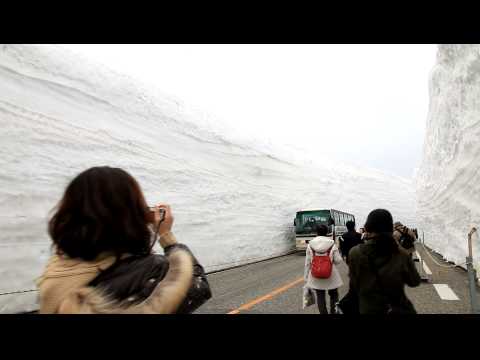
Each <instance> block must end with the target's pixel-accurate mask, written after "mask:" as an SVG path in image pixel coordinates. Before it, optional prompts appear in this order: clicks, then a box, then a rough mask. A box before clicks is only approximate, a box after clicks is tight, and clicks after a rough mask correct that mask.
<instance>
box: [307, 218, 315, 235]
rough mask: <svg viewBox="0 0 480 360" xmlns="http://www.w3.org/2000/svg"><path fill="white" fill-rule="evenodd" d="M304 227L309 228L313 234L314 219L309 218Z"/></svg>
mask: <svg viewBox="0 0 480 360" xmlns="http://www.w3.org/2000/svg"><path fill="white" fill-rule="evenodd" d="M305 226H306V227H309V228H310V232H314V231H315V227H316V221H315V218H313V217H311V218H309V219H308V221H307V224H306V225H305Z"/></svg>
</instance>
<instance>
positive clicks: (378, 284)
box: [348, 209, 421, 314]
mask: <svg viewBox="0 0 480 360" xmlns="http://www.w3.org/2000/svg"><path fill="white" fill-rule="evenodd" d="M365 231H366V233H365V235H366V236H365V243H364V244H360V245H358V246H355V247H354V248H352V249H351V250H350V253H349V263H348V266H349V276H350V291H353V292H354V293H355V294H356V296H357V299H358V307H359V312H360V314H415V313H416V310H415V308H414V306H413V304H412V303H411V301H410V300H409V299H408V298H407V296H406V294H405V289H404V288H405V285H407V286H410V287H415V286H418V285H420V281H421V279H420V275H419V274H418V272H417V269H416V267H415V264H414V262H413V260H412V259H411V258H410V256H409V255H408V254H406V253H405V252H403V251H400V250H399V245H398V244H397V242H396V241H395V239H394V238H393V219H392V215H391V214H390V212H388V211H387V210H384V209H376V210H373V211H372V212H371V213H370V214H369V215H368V217H367V221H366V223H365Z"/></svg>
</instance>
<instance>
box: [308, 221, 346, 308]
mask: <svg viewBox="0 0 480 360" xmlns="http://www.w3.org/2000/svg"><path fill="white" fill-rule="evenodd" d="M316 232H317V235H318V236H317V237H315V238H313V239H312V240H310V242H309V243H308V246H307V252H306V257H305V272H304V280H305V286H306V287H308V288H311V289H314V290H315V292H316V295H317V305H318V310H319V312H320V314H328V311H327V304H326V294H325V293H326V291H328V295H329V296H330V313H331V314H333V313H335V304H336V303H337V301H338V288H339V287H341V286H342V285H343V281H342V278H341V277H340V273H339V272H338V270H337V267H336V264H339V263H340V262H341V261H342V257H341V256H340V253H339V251H338V248H337V246H336V245H335V242H334V241H333V240H332V239H331V238H330V237H327V232H328V228H327V226H326V225H318V226H317V227H316ZM314 257H319V258H318V259H316V260H315V259H314ZM320 257H323V259H320ZM325 257H327V258H325ZM317 260H328V261H329V262H330V265H331V268H330V269H331V273H330V276H328V277H323V278H318V277H316V276H314V275H315V274H313V273H312V272H315V271H312V266H315V263H317ZM314 270H315V269H314ZM327 275H328V274H327Z"/></svg>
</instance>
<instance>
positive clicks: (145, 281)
mask: <svg viewBox="0 0 480 360" xmlns="http://www.w3.org/2000/svg"><path fill="white" fill-rule="evenodd" d="M172 225H173V214H172V211H171V209H170V206H169V205H166V204H158V205H157V206H155V207H153V208H149V207H148V206H147V203H146V202H145V198H144V196H143V193H142V190H141V188H140V186H139V184H138V183H137V181H136V180H135V179H134V178H133V177H132V176H131V175H130V174H128V173H127V172H126V171H124V170H122V169H119V168H111V167H108V166H103V167H93V168H90V169H88V170H86V171H84V172H82V173H81V174H79V175H78V176H77V177H75V178H74V179H73V180H72V181H71V183H70V184H69V185H68V186H67V188H66V190H65V193H64V195H63V198H62V199H61V201H60V202H59V204H58V206H57V209H56V212H55V213H54V215H53V216H52V218H51V219H50V222H49V234H50V236H51V238H52V240H53V248H54V250H55V253H54V255H53V256H52V257H51V258H50V260H49V262H48V265H47V267H46V269H45V271H44V273H43V275H42V276H41V277H40V278H39V280H38V282H37V286H38V288H39V298H40V313H44V314H45V313H46V314H62V313H63V314H65V313H66V314H78V313H82V314H95V313H100V314H102V313H103V314H106V313H118V314H125V313H129V314H139V313H143V314H172V313H190V312H193V311H194V310H195V309H196V308H198V307H199V306H200V305H201V304H203V303H204V302H205V301H206V300H208V299H209V298H210V297H211V291H210V286H209V284H208V281H207V278H206V276H205V272H204V270H203V267H202V266H201V265H200V264H199V262H198V261H197V259H196V258H195V257H194V256H193V254H192V252H191V251H190V249H189V248H188V247H187V246H186V245H184V244H179V243H178V242H177V240H176V238H175V236H174V234H173V232H172ZM153 234H155V236H154V237H153V236H152V235H153ZM157 237H159V243H160V246H161V247H162V248H163V250H164V253H165V254H164V255H160V254H156V253H155V252H154V251H153V245H154V241H152V238H154V239H155V240H156V239H157Z"/></svg>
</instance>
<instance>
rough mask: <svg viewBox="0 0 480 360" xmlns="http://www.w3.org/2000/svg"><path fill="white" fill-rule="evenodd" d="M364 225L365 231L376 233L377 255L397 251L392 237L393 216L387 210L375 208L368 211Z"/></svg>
mask: <svg viewBox="0 0 480 360" xmlns="http://www.w3.org/2000/svg"><path fill="white" fill-rule="evenodd" d="M364 227H365V231H366V232H367V233H375V234H376V238H377V239H378V241H377V242H376V245H377V246H376V248H377V251H378V253H379V255H385V254H392V253H395V252H398V245H397V242H396V241H395V239H394V238H393V218H392V214H390V212H389V211H388V210H385V209H375V210H373V211H372V212H370V214H368V216H367V221H366V222H365V225H364Z"/></svg>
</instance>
